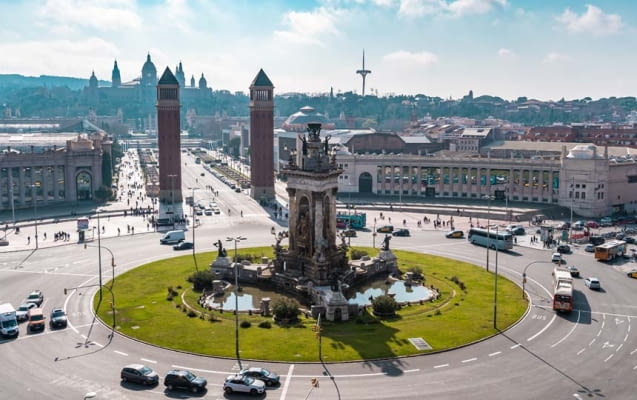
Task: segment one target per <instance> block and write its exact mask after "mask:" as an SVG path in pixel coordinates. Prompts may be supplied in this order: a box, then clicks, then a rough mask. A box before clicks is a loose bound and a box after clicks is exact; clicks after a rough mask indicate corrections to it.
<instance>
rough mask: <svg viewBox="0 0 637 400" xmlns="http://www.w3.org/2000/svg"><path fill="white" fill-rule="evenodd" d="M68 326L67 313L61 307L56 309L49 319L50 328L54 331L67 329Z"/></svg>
mask: <svg viewBox="0 0 637 400" xmlns="http://www.w3.org/2000/svg"><path fill="white" fill-rule="evenodd" d="M67 324H68V320H67V318H66V312H64V309H63V308H61V307H58V308H54V309H53V311H51V317H50V318H49V326H50V327H51V328H52V329H55V328H66V325H67Z"/></svg>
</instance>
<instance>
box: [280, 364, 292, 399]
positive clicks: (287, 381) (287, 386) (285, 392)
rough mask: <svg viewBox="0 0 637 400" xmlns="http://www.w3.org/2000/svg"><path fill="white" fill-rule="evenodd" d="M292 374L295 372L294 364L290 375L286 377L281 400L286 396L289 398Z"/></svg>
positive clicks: (289, 371) (289, 370)
mask: <svg viewBox="0 0 637 400" xmlns="http://www.w3.org/2000/svg"><path fill="white" fill-rule="evenodd" d="M292 372H294V364H291V365H290V368H289V369H288V374H287V375H286V376H285V383H284V384H283V389H282V390H281V397H280V399H281V400H284V399H285V396H287V394H288V388H289V387H290V381H291V380H292Z"/></svg>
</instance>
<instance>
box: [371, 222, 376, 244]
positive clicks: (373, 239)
mask: <svg viewBox="0 0 637 400" xmlns="http://www.w3.org/2000/svg"><path fill="white" fill-rule="evenodd" d="M376 235H377V234H376V218H374V231H373V232H372V247H373V248H376Z"/></svg>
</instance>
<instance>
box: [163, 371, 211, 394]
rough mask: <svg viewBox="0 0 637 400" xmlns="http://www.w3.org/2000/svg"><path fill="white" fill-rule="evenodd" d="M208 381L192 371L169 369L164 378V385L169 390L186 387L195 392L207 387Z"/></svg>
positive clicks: (185, 388)
mask: <svg viewBox="0 0 637 400" xmlns="http://www.w3.org/2000/svg"><path fill="white" fill-rule="evenodd" d="M207 384H208V381H207V380H206V379H205V378H202V377H200V376H197V375H195V374H193V373H192V372H190V371H186V370H179V369H174V370H170V371H168V373H167V374H166V377H165V378H164V385H165V386H166V388H167V389H168V390H173V389H184V390H190V391H192V392H194V393H197V392H199V391H203V390H205V389H206V385H207Z"/></svg>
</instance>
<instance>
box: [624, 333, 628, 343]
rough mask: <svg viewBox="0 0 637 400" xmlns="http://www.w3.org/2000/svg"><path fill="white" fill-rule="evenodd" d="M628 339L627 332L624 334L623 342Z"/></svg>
mask: <svg viewBox="0 0 637 400" xmlns="http://www.w3.org/2000/svg"><path fill="white" fill-rule="evenodd" d="M627 340H628V334H626V336H624V342H625V341H627Z"/></svg>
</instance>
